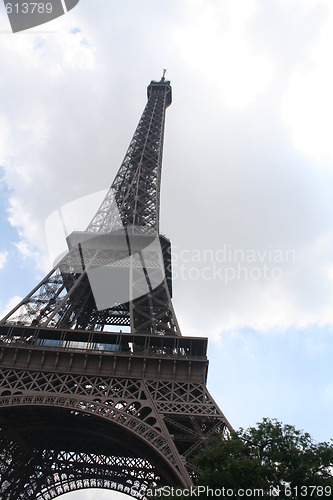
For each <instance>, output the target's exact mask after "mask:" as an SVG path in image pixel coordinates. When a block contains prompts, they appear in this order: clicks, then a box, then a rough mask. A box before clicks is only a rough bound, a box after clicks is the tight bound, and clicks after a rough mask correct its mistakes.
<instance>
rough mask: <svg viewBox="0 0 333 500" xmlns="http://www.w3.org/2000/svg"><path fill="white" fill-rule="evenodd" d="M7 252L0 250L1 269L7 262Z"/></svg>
mask: <svg viewBox="0 0 333 500" xmlns="http://www.w3.org/2000/svg"><path fill="white" fill-rule="evenodd" d="M8 255H9V254H8V252H6V251H5V252H0V269H2V268H3V267H4V266H5V265H6V262H7V257H8Z"/></svg>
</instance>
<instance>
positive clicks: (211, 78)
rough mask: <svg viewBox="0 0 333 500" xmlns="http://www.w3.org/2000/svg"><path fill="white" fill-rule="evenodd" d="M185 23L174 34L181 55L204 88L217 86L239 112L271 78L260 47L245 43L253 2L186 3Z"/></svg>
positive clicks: (238, 0) (200, 1)
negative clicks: (193, 69) (202, 78)
mask: <svg viewBox="0 0 333 500" xmlns="http://www.w3.org/2000/svg"><path fill="white" fill-rule="evenodd" d="M187 5H188V11H189V16H188V23H187V24H185V25H184V26H182V28H181V29H180V30H179V32H178V33H177V35H176V40H177V42H178V43H179V46H180V47H181V54H182V57H183V59H184V61H186V64H190V65H191V66H192V67H193V68H195V69H196V70H197V71H198V73H199V74H200V77H204V78H205V80H206V85H207V86H208V87H210V86H211V85H212V84H213V85H214V86H216V87H218V90H219V93H220V95H221V96H222V98H223V99H224V101H225V102H226V103H227V104H228V105H230V106H232V107H235V108H238V109H242V108H245V107H247V106H249V105H250V104H253V103H254V102H255V100H256V99H257V98H258V96H259V95H260V93H261V92H262V91H263V90H264V89H265V88H266V87H267V84H268V83H269V81H270V80H271V78H272V75H273V64H272V61H271V60H269V59H268V58H267V56H265V55H264V51H263V50H262V48H254V47H251V44H249V36H248V24H249V22H250V21H251V20H252V18H253V16H254V15H255V13H256V10H257V2H256V1H255V0H251V1H249V0H237V1H235V0H228V1H225V2H223V3H222V2H221V3H220V4H219V5H217V3H215V2H206V1H204V0H198V1H196V2H191V1H189V2H187Z"/></svg>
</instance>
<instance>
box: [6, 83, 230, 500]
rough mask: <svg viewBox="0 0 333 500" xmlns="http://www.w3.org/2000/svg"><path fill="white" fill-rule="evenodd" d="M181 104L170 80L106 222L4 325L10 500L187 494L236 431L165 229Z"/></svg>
mask: <svg viewBox="0 0 333 500" xmlns="http://www.w3.org/2000/svg"><path fill="white" fill-rule="evenodd" d="M171 100H172V97H171V86H170V82H169V81H166V80H165V76H164V74H163V77H162V79H161V80H160V81H159V82H155V81H153V82H151V83H150V85H149V86H148V101H147V105H146V107H145V109H144V111H143V114H142V117H141V119H140V122H139V124H138V127H137V129H136V131H135V133H134V136H133V139H132V141H131V143H130V146H129V148H128V151H127V153H126V155H125V158H124V161H123V162H122V164H121V166H120V169H119V171H118V173H117V175H116V177H115V180H114V182H113V184H112V186H111V188H110V190H109V191H108V193H107V195H106V197H105V199H104V201H103V202H102V204H101V206H100V208H99V210H98V211H97V213H96V215H95V217H94V218H93V219H92V221H91V222H90V224H89V225H88V227H87V229H86V230H85V231H76V232H74V233H72V234H71V235H70V236H69V237H68V238H67V242H68V247H69V250H68V252H67V254H66V255H65V256H64V257H63V258H62V259H61V260H60V262H59V263H57V264H56V266H55V267H54V268H53V269H52V270H51V271H50V273H49V274H48V275H47V276H46V277H45V278H44V279H43V280H42V281H41V283H39V284H38V285H37V286H36V287H35V288H34V289H33V290H32V291H31V292H30V293H29V294H28V295H27V297H25V298H24V299H23V300H22V301H21V302H20V303H19V304H18V305H17V306H16V307H15V308H14V309H13V310H12V311H11V312H10V313H8V314H7V316H6V317H5V318H3V320H2V321H1V322H0V480H1V482H0V497H1V498H6V499H10V500H18V499H20V500H25V499H30V498H32V499H44V500H47V499H51V498H55V497H57V496H59V495H61V494H63V493H65V492H67V491H72V490H77V489H80V488H90V487H99V488H108V489H114V490H117V491H123V492H125V493H127V494H128V495H130V496H133V497H136V498H145V492H146V489H147V487H148V486H149V485H151V484H169V485H175V486H183V487H186V486H189V485H191V484H192V483H193V480H194V479H195V477H196V475H197V472H198V471H197V468H196V466H195V465H194V463H193V456H194V455H195V453H196V452H197V451H198V450H200V449H201V448H202V447H203V446H204V443H205V441H206V440H207V439H208V438H209V436H211V435H212V434H214V433H216V432H228V430H229V429H230V428H231V427H230V424H229V423H228V421H227V420H226V418H225V416H224V415H223V413H222V412H221V410H220V409H219V408H218V406H217V405H216V403H215V402H214V400H213V399H212V397H211V395H210V394H209V392H208V390H207V387H206V377H207V366H208V361H207V357H206V349H207V339H205V338H192V337H183V336H181V333H180V329H179V325H178V323H177V319H176V316H175V313H174V310H173V306H172V302H171V295H172V279H171V250H170V241H169V240H168V239H167V238H166V237H165V236H162V235H161V234H160V232H159V204H160V182H161V166H162V150H163V135H164V123H165V112H166V109H167V107H168V106H169V105H170V104H171Z"/></svg>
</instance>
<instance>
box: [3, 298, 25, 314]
mask: <svg viewBox="0 0 333 500" xmlns="http://www.w3.org/2000/svg"><path fill="white" fill-rule="evenodd" d="M21 300H22V297H20V296H19V295H15V296H14V297H12V298H11V299H10V300H9V301H8V302H7V304H6V306H5V307H4V308H3V309H2V311H0V319H2V318H3V317H4V316H6V314H8V313H9V312H10V311H11V310H12V309H13V308H14V307H15V306H17V304H19V303H20V302H21Z"/></svg>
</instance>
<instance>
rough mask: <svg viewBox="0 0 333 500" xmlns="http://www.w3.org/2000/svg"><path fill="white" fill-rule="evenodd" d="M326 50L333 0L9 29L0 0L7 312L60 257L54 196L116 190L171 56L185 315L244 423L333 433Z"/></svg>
mask: <svg viewBox="0 0 333 500" xmlns="http://www.w3.org/2000/svg"><path fill="white" fill-rule="evenodd" d="M332 49H333V4H332V2H331V1H330V0H269V1H268V0H168V1H167V2H159V1H156V0H81V1H80V3H79V4H78V6H77V7H75V8H74V9H73V10H72V11H70V12H69V13H68V14H67V15H65V16H63V17H61V18H59V19H57V20H54V21H52V22H50V23H48V24H45V25H43V26H42V27H40V28H39V29H37V28H36V29H34V30H29V31H27V32H22V33H17V34H15V35H14V34H12V33H11V32H10V26H9V22H8V19H7V16H6V13H5V11H4V7H3V6H0V68H1V70H0V193H1V197H0V234H1V239H0V280H1V281H0V283H1V288H0V311H1V313H4V312H5V311H7V310H8V308H9V307H10V306H11V305H13V304H15V303H16V302H17V301H18V300H19V298H20V297H24V295H25V294H26V293H27V292H28V291H30V289H32V287H33V286H35V284H36V283H37V282H38V280H40V279H41V278H42V277H43V275H44V274H45V272H46V271H47V270H48V269H49V268H50V266H51V263H52V258H53V257H54V255H53V254H52V247H54V245H55V243H54V242H53V240H52V237H54V235H52V234H50V233H52V231H50V226H51V224H50V221H52V220H53V219H52V217H54V213H56V211H57V210H58V209H59V207H68V206H70V207H74V209H73V210H74V212H75V206H76V207H78V206H80V207H82V203H83V204H84V205H86V206H87V213H88V211H89V209H90V205H91V204H90V200H91V199H92V198H94V199H95V198H96V195H95V193H98V192H100V191H102V190H105V189H107V187H108V186H109V184H110V183H111V181H112V179H113V177H114V175H115V173H116V171H117V169H118V167H119V165H120V163H121V161H122V158H123V156H124V154H125V151H126V148H127V145H128V143H129V141H130V139H131V136H132V134H133V132H134V129H135V126H136V124H137V122H138V120H139V118H140V115H141V113H142V110H143V108H144V105H145V102H146V86H147V85H148V84H149V82H150V80H151V79H159V78H160V76H161V74H162V68H167V69H168V78H170V80H171V83H172V86H173V104H172V106H171V107H170V108H169V109H168V111H167V123H166V135H165V149H164V163H163V177H162V211H161V230H162V232H163V233H164V234H166V235H167V236H168V237H170V238H171V241H172V244H173V259H174V263H173V269H174V305H175V309H176V313H177V316H178V319H179V322H180V326H181V328H182V332H183V334H184V335H200V336H208V337H209V359H210V367H209V377H208V386H209V388H210V390H211V392H212V394H213V396H214V398H215V399H216V401H217V403H218V404H219V406H220V407H221V409H222V410H223V411H224V413H225V414H226V416H227V417H228V419H229V420H230V422H231V423H232V425H233V426H234V427H235V428H238V427H239V426H242V427H247V426H249V425H254V424H255V423H256V422H257V421H259V420H261V419H262V417H264V416H269V417H276V418H278V419H280V420H282V421H283V422H285V423H290V424H294V425H296V427H298V428H300V429H304V430H306V431H308V432H310V433H311V434H312V436H313V437H314V439H316V440H318V441H322V440H329V439H330V438H331V437H333V429H332V412H333V374H332V361H331V360H332V355H333V342H332V339H333V220H332V219H333V196H332V193H333V141H332V137H333V93H332V88H333V59H332ZM78 200H79V201H78ZM68 204H70V205H68ZM76 204H78V205H76ZM88 205H89V206H88ZM64 210H65V209H64ZM73 210H72V212H73ZM78 212H79V213H80V214H81V213H82V215H83V217H81V219H82V220H81V219H80V218H76V219H75V225H76V226H75V227H76V228H77V229H84V228H85V227H86V226H87V224H88V222H89V219H87V217H88V215H87V213H85V211H84V210H81V209H80V210H76V213H78ZM52 214H53V215H52ZM71 223H73V221H72V222H71ZM68 224H69V225H70V222H68ZM104 495H105V496H103V495H102V493H101V492H100V493H99V494H98V495H97V494H96V493H94V492H92V491H90V492H84V493H83V492H76V493H75V494H71V495H68V499H70V498H72V499H73V500H74V498H77V499H80V500H88V499H89V500H91V499H94V498H99V499H104V498H105V499H112V498H113V499H116V498H118V497H117V496H116V494H114V493H105V494H104Z"/></svg>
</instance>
